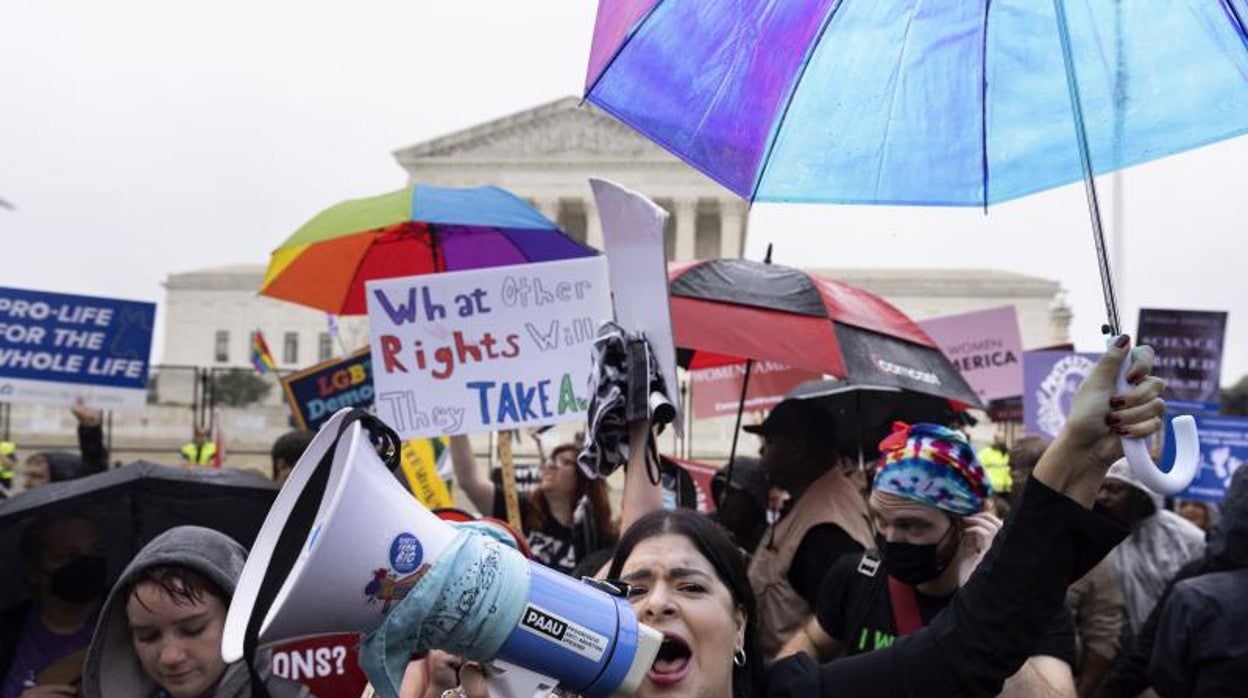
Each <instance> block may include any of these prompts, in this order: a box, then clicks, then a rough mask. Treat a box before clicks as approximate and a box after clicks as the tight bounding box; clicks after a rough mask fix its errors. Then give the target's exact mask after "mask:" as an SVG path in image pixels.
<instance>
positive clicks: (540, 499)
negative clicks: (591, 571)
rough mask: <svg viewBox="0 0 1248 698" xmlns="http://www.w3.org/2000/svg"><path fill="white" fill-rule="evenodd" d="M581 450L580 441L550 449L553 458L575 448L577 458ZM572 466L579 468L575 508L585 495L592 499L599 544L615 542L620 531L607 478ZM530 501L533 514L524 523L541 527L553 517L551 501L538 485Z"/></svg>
mask: <svg viewBox="0 0 1248 698" xmlns="http://www.w3.org/2000/svg"><path fill="white" fill-rule="evenodd" d="M580 450H581V449H579V448H577V446H576V444H570V443H567V444H559V445H558V446H556V447H555V449H554V450H553V451H551V452H550V459H551V460H552V461H553V460H554V459H556V458H558V457H559V454H561V453H568V452H571V453H572V454H573V458H574V459H575V456H576V454H577V453H578V452H580ZM572 467H574V468H576V492H574V493H573V495H572V506H573V507H574V508H575V507H576V505H577V504H578V503H579V502H580V501H581V497H585V498H586V499H588V500H589V505H590V511H591V512H592V513H593V517H594V521H593V525H594V530H595V531H596V532H597V535H598V540H597V546H602V545H610V544H611V543H614V542H615V539H616V535H617V531H616V530H615V521H614V520H613V519H612V518H611V500H609V499H607V481H606V480H604V479H603V478H592V479H591V478H589V477H587V476H586V475H585V473H583V472H581V468H580V466H579V465H574V466H572ZM529 503H530V504H532V505H533V506H531V507H529V515H528V517H526V518H527V519H528V520H527V521H525V522H524V527H525V528H526V529H527V530H530V531H540V530H542V529H543V528H544V527H545V526H546V522H547V521H548V520H550V517H551V513H550V502H547V501H546V495H545V493H543V492H542V490H541V488H538V489H535V490H533V491H532V492H531V493H530V494H529Z"/></svg>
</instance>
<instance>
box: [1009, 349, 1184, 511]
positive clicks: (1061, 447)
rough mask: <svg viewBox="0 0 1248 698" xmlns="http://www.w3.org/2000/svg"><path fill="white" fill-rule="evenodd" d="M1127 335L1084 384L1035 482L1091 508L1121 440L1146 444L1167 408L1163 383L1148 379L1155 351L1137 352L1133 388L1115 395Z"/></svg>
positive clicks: (1035, 474) (1130, 379)
mask: <svg viewBox="0 0 1248 698" xmlns="http://www.w3.org/2000/svg"><path fill="white" fill-rule="evenodd" d="M1129 343H1130V339H1129V338H1128V337H1127V336H1126V335H1122V336H1121V337H1119V338H1118V341H1117V342H1116V343H1115V344H1114V345H1113V346H1111V347H1110V348H1109V349H1108V350H1107V351H1106V352H1105V354H1104V355H1103V356H1102V357H1101V360H1100V361H1098V362H1097V363H1096V367H1095V368H1093V369H1092V373H1091V374H1089V375H1088V377H1087V379H1086V380H1084V382H1083V385H1082V386H1080V388H1079V392H1078V393H1076V394H1075V400H1074V402H1073V404H1071V407H1070V414H1069V415H1067V417H1066V426H1065V427H1064V428H1063V429H1062V431H1061V433H1059V434H1058V435H1057V438H1056V439H1055V440H1054V441H1053V443H1052V444H1051V445H1050V446H1049V447H1048V448H1047V449H1046V450H1045V452H1044V455H1043V456H1041V457H1040V462H1039V463H1037V464H1036V469H1035V471H1034V472H1033V473H1032V477H1034V478H1036V479H1038V480H1040V481H1041V482H1043V483H1044V484H1046V485H1048V486H1049V488H1051V489H1053V490H1054V491H1056V492H1058V493H1060V494H1063V495H1065V496H1066V497H1069V498H1070V499H1073V500H1075V501H1076V502H1078V503H1079V504H1080V505H1081V506H1083V507H1084V508H1087V509H1090V508H1092V504H1093V503H1094V502H1095V501H1096V495H1097V492H1099V491H1100V488H1101V480H1102V479H1103V478H1104V477H1105V471H1106V470H1109V466H1110V465H1111V464H1112V463H1113V462H1114V461H1115V460H1117V459H1119V458H1121V457H1122V441H1121V438H1122V437H1123V436H1128V437H1135V438H1142V437H1145V436H1148V435H1150V434H1153V433H1155V432H1157V431H1160V430H1161V427H1162V424H1161V417H1162V415H1164V414H1165V412H1166V405H1165V403H1164V402H1162V400H1161V391H1162V389H1163V388H1164V387H1165V382H1164V381H1162V380H1161V379H1160V378H1157V377H1155V376H1150V375H1148V373H1149V370H1150V369H1151V368H1152V364H1153V350H1152V348H1151V347H1148V346H1140V347H1136V348H1135V351H1134V356H1132V357H1131V358H1132V364H1131V368H1130V370H1128V372H1127V381H1128V382H1129V383H1131V385H1132V388H1131V390H1130V391H1129V392H1127V393H1126V394H1124V395H1117V394H1116V390H1115V385H1114V384H1115V380H1116V377H1117V375H1118V369H1119V368H1120V367H1121V366H1122V362H1123V361H1124V360H1126V356H1127V345H1128V344H1129Z"/></svg>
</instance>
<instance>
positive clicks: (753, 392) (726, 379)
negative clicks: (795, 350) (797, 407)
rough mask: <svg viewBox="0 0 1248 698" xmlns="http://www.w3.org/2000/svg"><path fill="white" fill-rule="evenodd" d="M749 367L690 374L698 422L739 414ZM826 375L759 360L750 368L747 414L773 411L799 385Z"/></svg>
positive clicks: (692, 396) (742, 365)
mask: <svg viewBox="0 0 1248 698" xmlns="http://www.w3.org/2000/svg"><path fill="white" fill-rule="evenodd" d="M744 377H745V364H731V365H728V366H716V367H714V368H700V369H697V370H695V371H690V372H689V379H690V382H691V384H692V385H691V386H690V397H691V398H692V399H693V417H694V419H713V418H715V417H726V416H728V415H735V414H736V413H737V409H738V405H740V403H741V381H742V380H743V379H744ZM822 377H823V376H821V375H819V374H818V373H811V372H810V371H803V370H801V369H796V368H793V367H791V366H788V365H786V364H780V363H776V362H774V361H755V362H754V365H753V367H752V368H751V369H750V387H749V392H748V393H747V394H746V396H745V409H746V411H757V410H769V409H771V408H772V407H775V406H776V404H777V403H779V402H780V401H781V400H783V399H784V394H785V393H787V392H789V391H790V390H792V389H793V388H795V387H797V385H798V384H799V383H803V382H805V381H808V380H815V379H818V378H822Z"/></svg>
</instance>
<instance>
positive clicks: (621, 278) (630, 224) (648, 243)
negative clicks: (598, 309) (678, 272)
mask: <svg viewBox="0 0 1248 698" xmlns="http://www.w3.org/2000/svg"><path fill="white" fill-rule="evenodd" d="M589 185H590V186H591V187H592V188H593V190H594V199H595V200H597V202H598V216H599V218H601V219H602V240H603V250H604V251H605V252H606V253H607V264H608V267H609V269H610V273H611V290H612V291H614V293H615V321H616V323H617V324H618V325H619V326H620V327H623V328H624V329H625V330H628V331H629V332H638V333H641V334H643V335H644V336H645V338H646V339H647V340H648V341H649V342H650V349H651V350H652V351H653V352H654V356H655V359H656V360H657V361H658V362H659V369H660V371H661V373H662V374H663V381H664V382H665V383H667V399H668V400H670V401H671V403H672V405H673V406H674V407H675V408H676V421H675V423H674V424H673V425H672V426H674V427H675V429H676V434H677V435H679V436H682V437H683V436H684V410H682V409H681V405H680V384H679V383H677V382H676V343H675V341H674V340H673V339H672V309H671V305H670V304H669V300H668V295H667V259H666V257H665V255H664V253H663V224H664V222H665V221H666V220H667V212H666V211H664V210H663V209H662V208H660V207H659V206H658V205H657V204H655V203H654V202H653V201H651V200H650V199H647V198H646V197H645V196H642V195H641V194H638V193H637V192H634V191H631V190H629V189H625V188H624V187H621V186H620V185H618V184H616V183H614V182H610V181H607V180H605V179H594V178H592V177H591V178H590V180H589Z"/></svg>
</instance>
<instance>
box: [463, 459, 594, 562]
mask: <svg viewBox="0 0 1248 698" xmlns="http://www.w3.org/2000/svg"><path fill="white" fill-rule="evenodd" d="M579 451H580V449H579V448H578V447H577V446H576V445H575V444H570V443H568V444H561V445H559V446H556V447H555V448H554V450H552V451H551V452H550V457H549V458H548V459H547V460H546V461H545V462H544V463H542V468H541V480H540V482H539V484H538V487H537V489H536V490H534V491H533V492H532V493H530V494H528V495H526V496H523V497H521V498H520V522H521V524H522V526H523V528H524V531H523V533H524V537H525V542H527V543H528V545H529V550H530V551H531V552H532V556H533V559H534V560H536V561H538V562H540V563H542V564H543V565H546V566H547V567H550V568H552V569H555V570H558V571H560V572H563V573H564V574H569V573H571V572H572V570H573V568H575V567H576V565H577V562H578V561H580V560H582V559H583V558H584V557H585V556H586V555H588V554H590V553H592V552H594V551H596V550H598V549H600V548H604V547H607V546H609V545H611V544H613V543H614V542H615V539H616V531H615V524H614V522H613V521H612V520H611V503H610V502H609V501H608V500H607V486H606V482H605V481H603V480H602V479H601V478H592V479H591V478H590V477H588V476H586V475H585V473H583V472H581V469H580V468H579V467H578V466H577V464H576V454H577V453H578V452H579ZM451 464H452V466H453V467H454V469H455V482H457V483H458V484H459V486H460V487H461V488H463V490H464V493H465V494H467V495H468V499H469V500H470V501H471V502H472V505H473V506H475V507H476V508H477V511H480V512H482V513H488V515H490V516H493V517H495V518H498V519H502V520H504V521H506V520H507V505H506V503H505V499H504V493H503V488H502V487H498V486H495V485H494V483H493V482H491V481H490V480H489V479H488V478H485V477H483V476H482V474H481V472H480V471H479V470H478V469H477V466H476V459H475V458H474V457H473V455H472V445H471V444H470V443H469V442H468V437H466V436H452V437H451Z"/></svg>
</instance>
